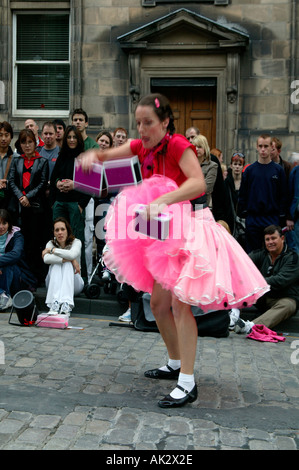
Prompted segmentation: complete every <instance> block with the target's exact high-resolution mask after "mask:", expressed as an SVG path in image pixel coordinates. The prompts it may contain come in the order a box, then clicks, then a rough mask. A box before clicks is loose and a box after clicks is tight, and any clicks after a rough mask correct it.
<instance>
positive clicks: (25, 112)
mask: <svg viewBox="0 0 299 470" xmlns="http://www.w3.org/2000/svg"><path fill="white" fill-rule="evenodd" d="M61 13H62V11H61V10H56V9H55V10H34V11H32V10H31V11H24V10H23V11H20V10H17V11H14V12H13V18H12V20H13V33H12V34H13V41H12V114H13V116H15V117H27V116H30V117H33V118H43V117H45V118H48V117H49V118H51V117H55V118H58V117H59V118H67V117H68V116H69V113H70V105H71V70H72V68H71V44H72V41H71V35H72V30H71V12H70V10H68V11H64V13H65V14H66V15H68V18H69V50H68V60H67V61H66V60H63V61H62V60H60V61H53V60H41V61H34V60H30V61H28V60H17V17H18V16H19V15H32V14H34V15H51V14H52V15H55V14H61ZM34 63H36V64H45V65H57V64H66V65H69V70H70V80H69V109H64V110H49V109H18V108H17V85H18V65H21V64H34Z"/></svg>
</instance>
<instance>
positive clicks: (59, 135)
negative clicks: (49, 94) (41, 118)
mask: <svg viewBox="0 0 299 470" xmlns="http://www.w3.org/2000/svg"><path fill="white" fill-rule="evenodd" d="M53 124H55V125H56V144H57V145H58V147H61V146H62V141H63V137H64V132H65V128H66V126H65V122H64V121H63V120H62V119H54V121H53Z"/></svg>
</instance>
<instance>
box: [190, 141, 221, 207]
mask: <svg viewBox="0 0 299 470" xmlns="http://www.w3.org/2000/svg"><path fill="white" fill-rule="evenodd" d="M192 143H193V145H195V147H196V152H197V158H198V161H199V163H200V166H201V169H202V172H203V175H204V178H205V182H206V186H207V188H206V195H207V204H208V206H209V207H210V208H212V193H213V188H214V185H215V181H216V178H217V171H218V165H217V163H216V162H213V161H212V160H211V153H210V147H209V144H208V140H207V138H206V137H205V136H204V135H201V134H199V135H197V136H196V137H194V139H193V141H192Z"/></svg>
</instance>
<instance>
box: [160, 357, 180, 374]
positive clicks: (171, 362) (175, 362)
mask: <svg viewBox="0 0 299 470" xmlns="http://www.w3.org/2000/svg"><path fill="white" fill-rule="evenodd" d="M167 365H168V366H169V367H171V368H172V369H174V370H176V369H179V368H180V367H181V361H180V360H179V359H178V360H177V359H168V363H167ZM159 370H163V371H164V372H169V369H168V367H166V366H163V367H159Z"/></svg>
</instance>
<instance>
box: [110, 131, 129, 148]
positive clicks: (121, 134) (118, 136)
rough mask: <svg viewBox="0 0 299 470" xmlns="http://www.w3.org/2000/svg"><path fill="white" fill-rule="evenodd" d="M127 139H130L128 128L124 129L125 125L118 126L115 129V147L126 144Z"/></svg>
mask: <svg viewBox="0 0 299 470" xmlns="http://www.w3.org/2000/svg"><path fill="white" fill-rule="evenodd" d="M127 140H128V133H127V131H126V129H124V128H123V127H117V128H116V129H115V130H114V131H113V142H114V147H119V146H120V145H123V144H125V143H126V142H127Z"/></svg>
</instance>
